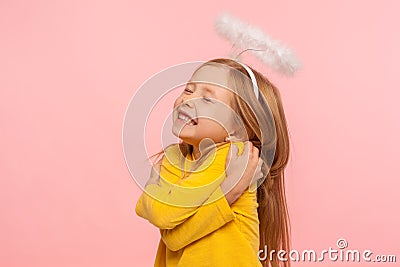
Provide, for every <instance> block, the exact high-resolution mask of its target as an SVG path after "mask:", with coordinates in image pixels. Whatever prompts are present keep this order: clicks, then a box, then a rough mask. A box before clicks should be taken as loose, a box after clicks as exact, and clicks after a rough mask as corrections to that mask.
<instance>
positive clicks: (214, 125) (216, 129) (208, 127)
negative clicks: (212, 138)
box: [198, 118, 225, 134]
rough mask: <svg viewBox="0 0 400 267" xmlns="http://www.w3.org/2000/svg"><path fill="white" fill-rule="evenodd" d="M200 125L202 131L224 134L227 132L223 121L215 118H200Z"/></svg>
mask: <svg viewBox="0 0 400 267" xmlns="http://www.w3.org/2000/svg"><path fill="white" fill-rule="evenodd" d="M198 126H200V127H201V130H202V131H204V132H207V133H213V134H223V133H224V132H225V128H224V127H223V126H222V125H221V123H218V122H217V121H215V120H210V119H204V118H200V119H199V124H198Z"/></svg>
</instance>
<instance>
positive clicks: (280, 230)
mask: <svg viewBox="0 0 400 267" xmlns="http://www.w3.org/2000/svg"><path fill="white" fill-rule="evenodd" d="M208 63H219V64H224V65H227V66H228V67H231V68H234V69H236V70H238V71H240V72H241V73H243V74H245V75H246V76H247V77H249V76H248V73H247V71H246V70H245V69H244V68H243V67H242V66H241V65H240V64H239V63H237V62H236V61H234V60H231V59H227V58H217V59H213V60H209V61H207V62H206V63H204V64H208ZM204 64H203V65H204ZM249 67H250V66H249ZM250 69H251V70H252V71H253V73H254V76H255V78H256V80H257V84H258V87H259V91H260V93H261V94H262V95H263V96H264V98H265V100H266V102H267V104H268V106H269V109H270V111H271V113H272V116H273V120H274V124H275V129H276V140H275V141H276V142H274V143H275V144H274V145H276V147H275V155H274V158H273V161H272V164H271V167H270V170H269V172H268V174H267V176H266V177H265V180H264V181H263V182H262V183H261V184H260V185H259V186H258V188H257V202H258V204H259V206H258V210H257V211H258V218H259V221H260V224H259V233H260V246H259V248H260V250H263V251H264V249H265V246H267V248H268V251H271V250H275V251H276V252H278V251H279V250H281V249H282V250H284V251H286V252H287V253H289V251H290V246H291V245H290V219H289V212H288V208H287V203H286V194H285V179H284V177H285V175H284V170H285V168H286V166H287V163H288V160H289V154H290V150H289V134H288V128H287V123H286V118H285V113H284V110H283V104H282V100H281V96H280V93H279V90H278V89H277V88H276V87H275V85H273V84H272V83H271V82H270V81H269V80H268V79H267V78H266V77H264V76H263V75H262V74H260V73H259V72H257V71H256V70H254V69H253V68H251V67H250ZM245 89H246V88H245ZM247 89H248V90H252V89H251V88H247ZM247 89H246V90H247ZM234 95H235V96H234V98H235V101H234V102H235V103H234V104H235V107H234V110H235V111H236V112H237V113H238V115H239V116H240V117H241V119H242V121H243V123H244V126H245V128H246V131H247V135H248V137H249V140H250V141H251V142H252V143H253V145H254V146H256V147H257V148H258V149H259V150H260V151H261V141H260V140H261V139H262V137H261V130H260V127H259V124H258V122H257V119H256V116H255V114H254V113H253V112H252V110H251V108H250V107H249V106H248V104H247V103H246V102H245V101H244V100H243V99H242V98H241V97H239V96H238V95H236V94H234ZM179 147H180V149H181V152H182V155H183V156H186V155H187V154H188V153H192V151H193V147H192V145H190V144H187V143H185V142H181V143H180V144H179ZM163 152H164V151H160V152H158V153H156V154H154V155H152V156H151V157H150V158H153V157H155V156H160V155H162V153H163ZM264 253H267V252H265V251H264ZM268 254H269V253H268ZM286 258H288V260H287V261H283V266H285V267H290V260H289V257H286ZM262 265H263V266H264V267H268V266H270V265H272V266H279V265H281V264H280V263H279V262H278V259H277V257H276V256H275V257H273V261H272V262H271V261H270V258H269V255H266V260H265V261H262Z"/></svg>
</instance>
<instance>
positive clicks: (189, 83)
mask: <svg viewBox="0 0 400 267" xmlns="http://www.w3.org/2000/svg"><path fill="white" fill-rule="evenodd" d="M187 85H191V86H193V87H194V88H195V89H196V83H194V82H188V83H187ZM203 89H204V90H205V91H207V92H208V93H210V94H212V95H213V96H216V94H215V90H213V89H211V88H210V87H208V86H207V85H204V86H203Z"/></svg>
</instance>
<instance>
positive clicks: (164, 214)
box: [136, 153, 226, 229]
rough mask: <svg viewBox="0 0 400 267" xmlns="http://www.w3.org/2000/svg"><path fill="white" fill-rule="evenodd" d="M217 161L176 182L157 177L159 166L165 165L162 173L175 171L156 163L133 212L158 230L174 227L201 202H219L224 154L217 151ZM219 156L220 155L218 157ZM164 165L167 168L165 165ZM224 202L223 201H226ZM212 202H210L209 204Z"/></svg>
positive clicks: (223, 175) (166, 162)
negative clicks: (205, 169) (177, 183)
mask: <svg viewBox="0 0 400 267" xmlns="http://www.w3.org/2000/svg"><path fill="white" fill-rule="evenodd" d="M216 157H217V158H216V160H215V161H214V162H213V164H210V165H209V166H208V167H207V171H206V172H204V171H200V172H193V173H191V174H190V175H189V176H188V177H187V178H185V179H183V180H180V183H179V185H176V184H174V183H171V182H169V181H167V179H163V177H162V175H161V177H159V179H158V180H157V179H155V178H154V177H155V176H157V177H158V176H159V173H160V170H161V168H167V167H168V168H169V169H168V168H167V169H166V171H164V172H162V173H165V174H168V173H171V172H170V171H174V168H173V167H171V166H168V161H167V160H165V161H163V164H161V163H160V162H161V161H162V160H163V159H162V160H161V161H160V162H158V163H157V164H156V165H155V168H153V170H152V174H151V177H150V179H149V181H151V182H149V183H148V184H147V185H146V187H145V190H144V192H143V193H142V195H141V196H140V198H139V200H138V202H137V204H136V213H137V215H139V216H140V217H143V218H144V219H146V220H148V221H149V222H150V223H152V224H154V225H155V226H156V227H158V228H160V229H173V228H174V227H176V226H177V225H179V224H181V223H183V222H184V221H185V220H186V219H188V218H189V217H190V216H192V215H193V214H195V213H196V212H197V210H198V209H199V207H200V206H202V205H204V202H210V203H211V202H215V200H219V201H221V196H223V193H222V192H221V191H218V190H217V188H219V185H220V184H221V182H222V180H223V179H225V166H224V164H225V160H221V159H223V158H221V157H226V156H225V155H224V153H218V154H216ZM218 157H219V158H218ZM166 166H167V167H166ZM225 201H226V200H225ZM210 205H213V204H210Z"/></svg>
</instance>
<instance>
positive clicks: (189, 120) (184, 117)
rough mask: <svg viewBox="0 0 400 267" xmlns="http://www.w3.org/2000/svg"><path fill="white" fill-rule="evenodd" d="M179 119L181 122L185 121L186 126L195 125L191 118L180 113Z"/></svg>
mask: <svg viewBox="0 0 400 267" xmlns="http://www.w3.org/2000/svg"><path fill="white" fill-rule="evenodd" d="M178 118H179V119H181V120H184V121H185V123H186V124H189V125H194V122H193V120H192V119H191V118H190V117H188V116H186V115H184V114H182V113H179V115H178Z"/></svg>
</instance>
